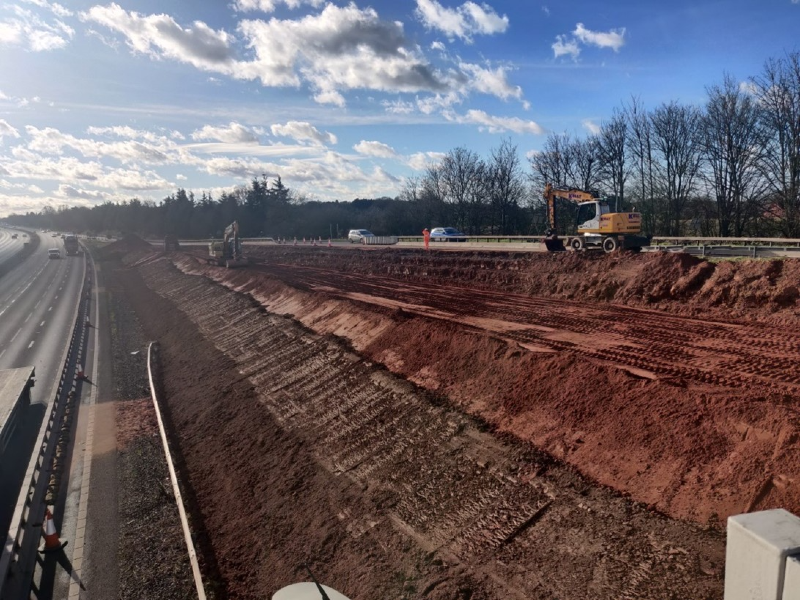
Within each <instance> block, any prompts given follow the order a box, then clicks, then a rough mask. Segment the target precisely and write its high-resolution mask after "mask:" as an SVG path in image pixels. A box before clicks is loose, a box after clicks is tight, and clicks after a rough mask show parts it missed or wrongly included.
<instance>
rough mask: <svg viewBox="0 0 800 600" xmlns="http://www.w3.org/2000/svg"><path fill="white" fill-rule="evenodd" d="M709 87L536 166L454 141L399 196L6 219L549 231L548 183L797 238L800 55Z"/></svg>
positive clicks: (287, 228) (553, 146)
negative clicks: (691, 99)
mask: <svg viewBox="0 0 800 600" xmlns="http://www.w3.org/2000/svg"><path fill="white" fill-rule="evenodd" d="M707 97H708V98H707V101H706V103H705V105H704V106H693V105H686V104H681V103H679V102H677V101H670V102H666V103H663V104H661V105H660V106H657V107H655V108H653V109H648V108H646V107H645V106H644V105H643V103H642V102H641V101H640V99H638V98H635V97H634V98H631V99H630V100H628V101H627V102H623V103H622V105H621V106H620V107H619V108H618V109H617V110H615V111H614V113H613V114H612V115H611V117H610V118H609V119H608V120H606V121H604V122H602V123H601V124H600V125H599V127H598V131H596V132H595V133H593V134H591V135H589V136H588V137H584V138H579V137H576V136H573V135H570V134H568V133H564V134H555V133H551V134H550V135H549V136H548V137H547V139H546V141H545V143H544V147H543V150H542V151H541V152H537V153H533V154H532V155H531V156H530V157H529V158H528V161H527V164H525V162H524V160H523V159H522V158H521V157H520V154H519V152H518V148H517V147H516V146H515V145H513V144H512V143H511V142H510V141H508V140H506V141H503V142H501V143H500V145H499V146H498V147H497V148H495V149H493V150H492V151H491V152H490V154H489V156H479V155H478V154H476V153H475V152H473V151H471V150H469V149H468V148H463V147H459V148H455V149H453V150H451V151H449V152H448V153H447V154H446V156H445V157H444V159H443V160H441V161H439V162H436V163H431V164H430V165H428V167H427V168H426V169H425V171H424V173H423V174H422V175H420V176H416V177H412V178H409V179H407V180H406V181H405V183H404V186H403V189H402V192H401V193H400V195H399V196H398V197H397V198H380V199H366V200H364V199H357V200H353V201H348V202H342V201H337V202H318V201H310V200H307V199H306V198H304V197H302V196H300V195H298V194H295V193H294V192H293V190H290V189H288V188H287V187H286V186H285V185H284V184H283V182H282V181H281V179H280V178H279V177H278V178H276V179H273V180H269V179H267V178H266V177H262V178H261V179H254V180H253V181H251V182H250V184H249V185H247V186H239V187H236V188H234V189H233V190H231V191H230V192H226V193H223V194H222V195H221V196H220V197H218V198H212V197H211V196H210V195H209V194H206V193H203V194H202V195H201V196H200V197H199V198H198V197H196V196H195V195H194V194H192V193H187V192H186V190H183V189H180V190H178V191H177V192H176V193H174V194H171V195H170V196H168V197H167V198H164V200H163V201H162V202H160V203H154V202H142V201H139V200H137V199H132V200H130V201H128V202H123V203H119V204H113V203H106V204H101V205H99V206H95V207H93V208H84V207H75V208H66V207H64V208H60V209H53V208H50V207H48V208H45V209H44V210H43V211H42V212H40V213H28V214H26V215H15V216H13V217H11V218H9V219H8V221H9V222H12V223H15V224H19V225H28V226H32V227H46V228H48V229H57V230H64V231H76V232H98V233H99V232H117V233H127V232H132V233H139V234H143V235H147V236H153V235H155V236H163V235H165V234H167V233H174V234H177V235H178V236H180V237H183V238H191V237H194V238H205V237H209V236H216V237H218V236H220V235H221V232H222V230H223V229H224V227H225V226H226V225H227V224H228V223H230V222H232V221H234V220H238V221H239V223H240V228H241V230H242V232H243V234H244V235H245V236H261V235H263V236H273V237H274V236H280V237H293V236H298V237H303V236H315V237H316V236H321V237H328V236H332V237H340V236H342V235H345V234H346V231H347V229H350V228H367V229H370V230H372V231H373V232H374V233H376V234H384V235H390V234H395V235H399V234H406V235H412V234H418V233H419V232H420V231H421V230H422V229H423V227H433V226H437V225H452V226H455V227H458V228H460V229H461V230H463V231H465V232H466V233H469V234H472V235H478V234H504V235H506V234H507V235H512V234H521V235H533V234H541V233H542V232H543V231H544V230H545V221H546V219H545V212H544V207H543V200H542V196H541V194H542V190H543V189H544V185H545V183H547V182H550V183H552V184H553V185H555V186H560V187H576V188H580V189H585V190H598V191H599V192H600V193H601V194H602V195H604V196H606V197H607V198H608V199H609V202H610V203H611V206H612V209H618V210H622V211H628V210H633V209H635V210H637V211H639V212H641V213H642V215H643V222H644V228H645V232H646V233H649V234H653V235H704V236H735V237H741V236H785V237H795V238H796V237H800V52H792V53H788V54H786V55H785V56H783V57H780V58H774V59H769V60H768V61H767V62H766V63H765V64H764V67H763V70H762V72H761V73H760V74H759V75H757V76H754V77H752V78H751V79H750V80H749V81H748V82H747V83H746V84H738V83H737V82H736V81H735V80H734V78H733V77H731V76H729V75H725V76H724V77H723V79H722V81H721V82H720V83H718V84H715V85H712V86H710V87H708V88H707ZM573 208H574V207H571V206H569V205H566V204H565V205H563V206H560V207H559V209H560V210H562V211H564V213H565V214H566V213H569V212H571V211H572V210H573ZM561 223H566V227H569V226H570V219H569V218H568V217H567V218H561ZM572 227H574V223H572Z"/></svg>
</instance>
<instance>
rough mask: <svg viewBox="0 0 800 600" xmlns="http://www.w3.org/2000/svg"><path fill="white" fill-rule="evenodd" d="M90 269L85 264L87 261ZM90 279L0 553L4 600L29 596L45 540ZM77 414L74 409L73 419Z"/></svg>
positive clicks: (75, 393) (83, 333) (75, 381)
mask: <svg viewBox="0 0 800 600" xmlns="http://www.w3.org/2000/svg"><path fill="white" fill-rule="evenodd" d="M84 265H85V263H84ZM90 292H91V280H89V279H88V278H87V277H86V271H85V270H84V280H83V287H82V288H81V299H80V301H79V303H78V306H77V308H76V314H75V326H74V327H73V330H72V336H71V338H70V342H69V347H68V349H67V351H66V356H65V359H64V366H63V367H62V369H61V377H60V379H59V383H58V388H57V391H56V394H55V398H54V399H53V402H52V403H51V405H50V410H49V411H48V414H47V417H46V419H45V421H44V423H43V426H42V428H41V429H40V431H39V436H38V437H37V440H36V446H34V447H35V448H38V449H39V451H38V454H37V455H36V457H35V460H32V462H31V463H30V464H29V466H28V471H27V473H26V475H25V477H26V479H27V481H28V485H27V486H25V485H24V484H23V487H22V489H21V491H20V495H19V500H18V501H17V506H16V508H15V510H14V516H13V517H12V519H11V524H10V526H9V529H8V534H7V536H6V542H5V545H4V546H3V551H2V555H0V599H2V600H12V599H14V598H17V597H21V596H22V595H24V596H25V597H27V590H28V589H29V588H30V584H31V580H32V577H33V570H34V565H35V561H36V558H37V547H38V545H39V540H40V539H41V537H42V528H41V526H40V525H38V524H35V522H36V521H41V520H42V518H43V515H44V509H45V498H46V495H47V492H48V488H49V486H50V476H51V474H52V473H51V470H52V464H53V455H54V453H55V449H56V446H57V445H58V441H59V437H60V435H59V434H60V432H61V428H62V426H63V425H64V423H65V415H66V413H67V408H68V407H69V406H70V404H71V403H73V402H75V401H76V399H77V397H78V391H79V387H80V381H79V380H78V378H77V373H76V366H77V365H78V364H83V363H82V361H83V352H84V349H85V347H86V320H87V319H88V315H89V305H90ZM74 414H75V411H74V410H72V411H70V415H69V417H68V418H69V419H72V418H74Z"/></svg>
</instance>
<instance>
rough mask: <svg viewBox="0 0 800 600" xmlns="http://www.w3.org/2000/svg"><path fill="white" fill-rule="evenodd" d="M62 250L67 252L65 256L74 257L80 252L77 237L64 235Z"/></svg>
mask: <svg viewBox="0 0 800 600" xmlns="http://www.w3.org/2000/svg"><path fill="white" fill-rule="evenodd" d="M64 250H66V252H67V256H76V255H77V254H78V252H79V251H80V245H79V244H78V236H77V235H73V234H70V235H65V236H64Z"/></svg>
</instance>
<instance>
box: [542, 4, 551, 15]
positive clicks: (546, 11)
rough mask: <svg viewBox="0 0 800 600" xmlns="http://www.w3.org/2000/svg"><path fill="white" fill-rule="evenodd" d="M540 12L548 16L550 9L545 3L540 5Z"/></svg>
mask: <svg viewBox="0 0 800 600" xmlns="http://www.w3.org/2000/svg"><path fill="white" fill-rule="evenodd" d="M542 12H543V13H544V14H546V15H547V16H548V17H549V16H550V9H549V8H548V7H547V6H546V5H545V6H542Z"/></svg>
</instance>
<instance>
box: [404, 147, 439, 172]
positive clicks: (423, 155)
mask: <svg viewBox="0 0 800 600" xmlns="http://www.w3.org/2000/svg"><path fill="white" fill-rule="evenodd" d="M445 156H446V154H445V153H444V152H415V153H414V154H412V155H411V156H409V157H408V159H407V160H406V164H407V165H408V166H409V167H411V168H412V169H414V170H415V171H422V170H424V169H425V168H426V167H427V166H428V165H430V164H435V163H438V162H441V161H442V160H443V159H444V157H445Z"/></svg>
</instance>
